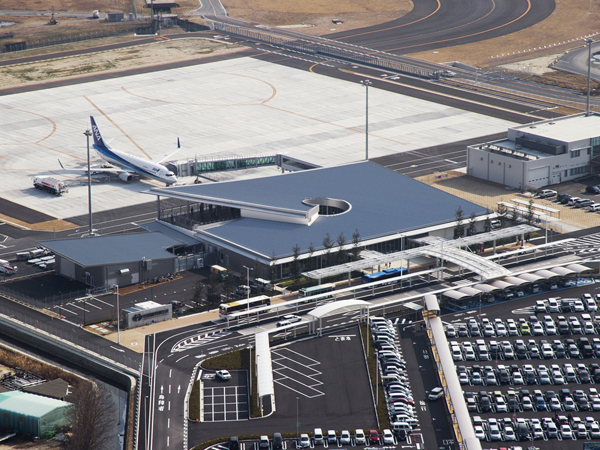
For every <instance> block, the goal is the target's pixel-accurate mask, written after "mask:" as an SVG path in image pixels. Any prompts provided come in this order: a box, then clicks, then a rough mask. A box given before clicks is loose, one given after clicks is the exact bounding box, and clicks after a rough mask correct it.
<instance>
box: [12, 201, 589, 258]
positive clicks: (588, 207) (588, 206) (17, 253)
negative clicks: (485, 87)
mask: <svg viewBox="0 0 600 450" xmlns="http://www.w3.org/2000/svg"><path fill="white" fill-rule="evenodd" d="M588 208H589V210H590V211H592V212H594V211H600V203H592V204H591V205H590V206H588ZM17 254H18V253H17Z"/></svg>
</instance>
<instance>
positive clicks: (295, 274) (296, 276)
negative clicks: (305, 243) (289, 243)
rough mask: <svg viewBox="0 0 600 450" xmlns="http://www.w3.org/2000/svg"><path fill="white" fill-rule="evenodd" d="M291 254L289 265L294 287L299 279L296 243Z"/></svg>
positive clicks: (297, 247) (298, 259)
mask: <svg viewBox="0 0 600 450" xmlns="http://www.w3.org/2000/svg"><path fill="white" fill-rule="evenodd" d="M292 255H293V257H292V258H293V259H292V263H291V265H290V272H291V273H292V278H293V280H294V287H296V286H298V281H299V280H300V247H299V246H298V244H296V245H294V246H293V247H292Z"/></svg>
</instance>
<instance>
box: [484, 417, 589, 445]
mask: <svg viewBox="0 0 600 450" xmlns="http://www.w3.org/2000/svg"><path fill="white" fill-rule="evenodd" d="M473 427H474V429H475V436H476V437H477V438H479V439H480V440H482V441H484V440H485V441H528V440H537V439H544V440H548V439H555V438H556V439H561V440H562V439H586V440H591V439H598V438H600V424H598V421H597V420H596V419H595V418H594V417H585V418H584V419H581V418H580V417H573V416H571V417H567V416H563V415H559V416H556V417H555V418H551V417H542V418H541V419H538V418H530V419H525V418H516V419H511V418H508V417H505V418H502V419H496V418H494V417H492V418H489V419H488V420H484V419H482V418H481V417H479V416H475V417H473Z"/></svg>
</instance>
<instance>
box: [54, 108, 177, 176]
mask: <svg viewBox="0 0 600 450" xmlns="http://www.w3.org/2000/svg"><path fill="white" fill-rule="evenodd" d="M90 119H91V121H92V134H93V136H94V148H95V149H96V150H97V151H98V153H99V154H100V157H101V158H102V159H103V160H105V161H107V162H109V163H110V164H112V165H114V166H116V168H115V167H93V166H92V167H91V168H88V169H90V170H91V171H92V173H116V174H118V175H119V178H120V179H121V180H123V181H126V182H129V181H131V180H132V179H133V177H134V176H135V175H137V176H140V177H143V178H151V179H153V180H157V181H161V182H163V183H166V184H167V186H168V185H170V184H174V183H177V177H176V176H175V174H174V173H173V172H171V171H170V170H169V169H167V168H166V167H165V166H163V165H162V164H161V163H162V162H163V161H165V160H167V159H169V158H170V157H171V156H173V155H174V154H175V153H177V152H178V151H179V150H180V149H181V146H180V144H179V138H177V149H176V150H175V151H174V152H173V153H170V154H167V155H164V156H163V157H162V158H161V159H160V160H158V161H150V160H147V159H144V158H139V157H137V156H133V155H129V154H127V153H124V152H121V151H119V150H115V149H114V148H111V147H110V146H109V145H108V144H106V143H105V142H104V140H103V139H102V135H101V134H100V130H99V129H98V125H96V121H95V120H94V118H93V117H92V116H90ZM58 162H59V164H60V166H61V167H62V168H63V169H64V166H63V165H62V163H61V162H60V160H58ZM88 169H68V170H77V171H84V172H86V173H87V171H88Z"/></svg>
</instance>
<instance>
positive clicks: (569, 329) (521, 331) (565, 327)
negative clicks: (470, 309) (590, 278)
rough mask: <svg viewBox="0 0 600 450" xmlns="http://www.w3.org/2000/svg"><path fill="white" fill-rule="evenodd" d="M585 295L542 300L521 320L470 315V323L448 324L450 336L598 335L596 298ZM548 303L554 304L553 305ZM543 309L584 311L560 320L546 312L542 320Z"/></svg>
mask: <svg viewBox="0 0 600 450" xmlns="http://www.w3.org/2000/svg"><path fill="white" fill-rule="evenodd" d="M588 295H589V294H588ZM590 297H591V296H590ZM584 298H585V300H579V299H578V300H563V301H562V302H561V303H560V304H559V302H558V301H557V300H556V299H549V300H548V303H546V302H544V301H543V300H539V301H538V303H536V305H535V306H534V311H535V313H536V315H530V316H529V318H528V319H525V318H524V317H520V318H519V320H518V321H515V319H513V318H508V319H506V321H503V320H502V319H500V318H498V317H496V318H495V319H494V320H493V321H491V320H490V319H488V318H485V317H484V318H482V319H481V320H477V319H475V318H470V319H469V321H468V322H467V323H466V324H459V325H447V326H446V336H447V337H448V338H455V337H503V336H542V335H544V336H548V335H557V334H598V332H599V331H600V316H599V317H598V318H596V317H595V313H596V312H597V310H598V307H597V304H596V301H595V300H594V299H593V298H587V297H584ZM548 305H552V306H550V307H549V306H548ZM559 305H561V306H559ZM562 305H565V306H564V307H563V306H562ZM540 312H549V313H567V312H571V313H572V312H580V313H581V314H580V317H577V316H569V319H568V320H567V319H566V318H565V316H562V315H560V316H558V317H557V318H556V320H554V318H553V317H552V316H550V315H545V316H544V317H543V320H540V319H539V317H538V314H539V313H540Z"/></svg>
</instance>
